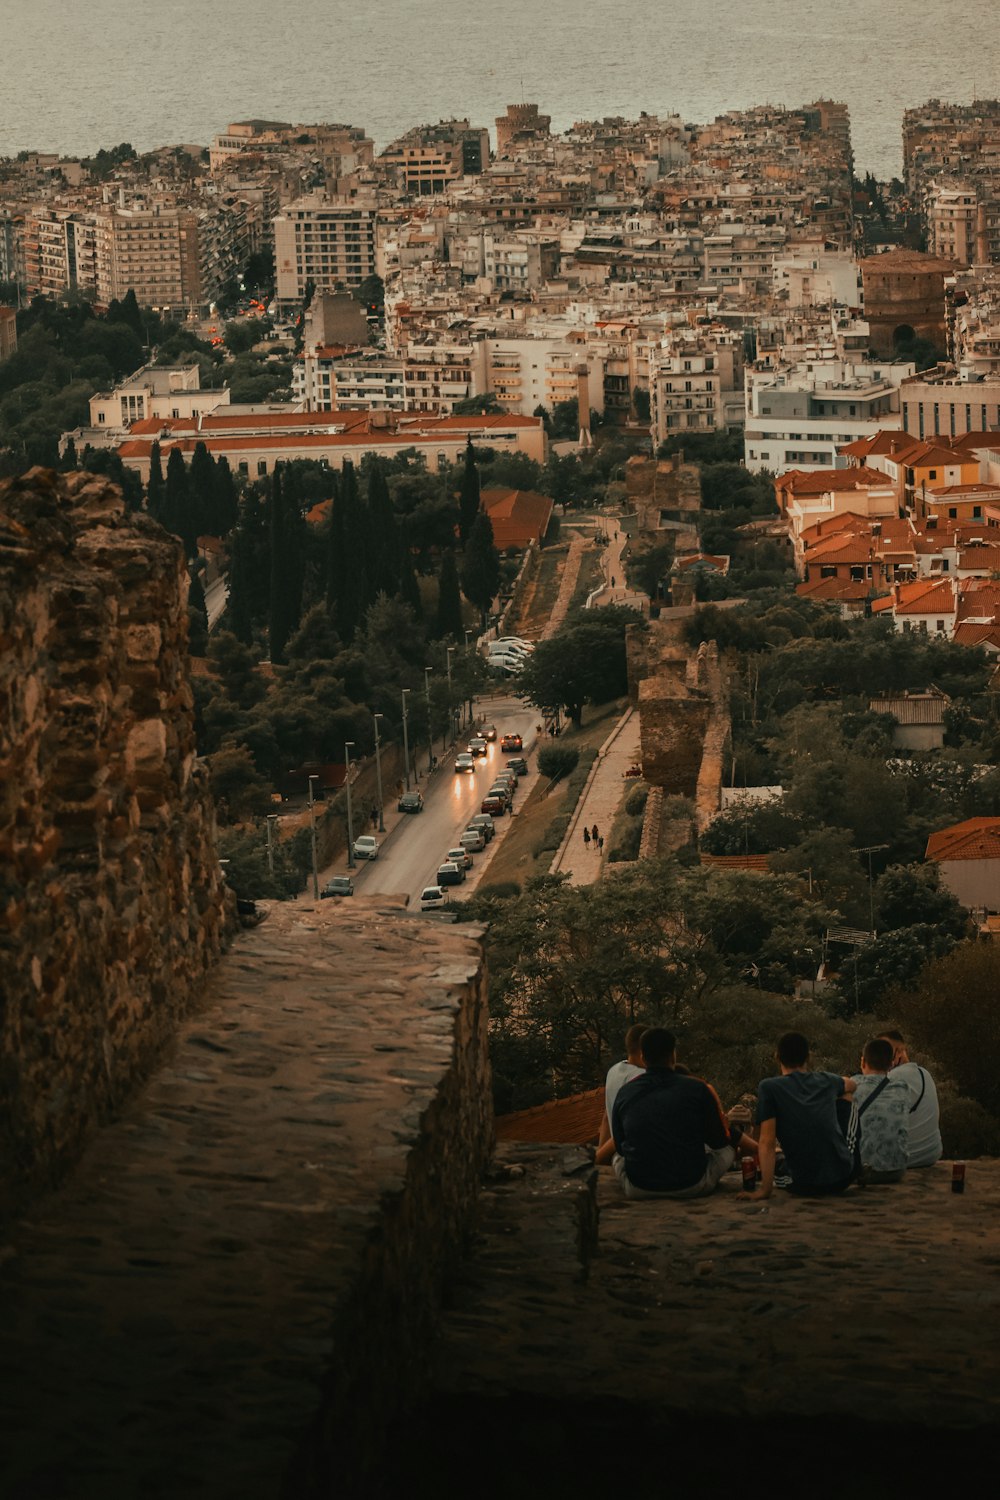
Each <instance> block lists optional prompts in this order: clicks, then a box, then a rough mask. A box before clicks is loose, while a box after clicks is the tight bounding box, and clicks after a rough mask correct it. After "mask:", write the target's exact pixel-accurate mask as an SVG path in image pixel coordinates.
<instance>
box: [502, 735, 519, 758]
mask: <svg viewBox="0 0 1000 1500" xmlns="http://www.w3.org/2000/svg"><path fill="white" fill-rule="evenodd" d="M500 749H501V750H502V751H503V752H504V754H505V755H510V754H511V753H512V752H513V751H515V750H523V749H524V741H523V740H522V738H521V736H520V735H519V734H505V735H503V736H502V737H501V740H500Z"/></svg>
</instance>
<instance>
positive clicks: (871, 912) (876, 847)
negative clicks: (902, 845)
mask: <svg viewBox="0 0 1000 1500" xmlns="http://www.w3.org/2000/svg"><path fill="white" fill-rule="evenodd" d="M888 847H889V845H888V844H864V845H862V847H861V848H860V849H852V850H851V853H852V854H867V856H868V919H869V927H868V931H869V932H870V933H871V935H872V937H874V936H875V886H874V883H873V881H872V855H873V854H878V853H879V851H880V850H882V849H888Z"/></svg>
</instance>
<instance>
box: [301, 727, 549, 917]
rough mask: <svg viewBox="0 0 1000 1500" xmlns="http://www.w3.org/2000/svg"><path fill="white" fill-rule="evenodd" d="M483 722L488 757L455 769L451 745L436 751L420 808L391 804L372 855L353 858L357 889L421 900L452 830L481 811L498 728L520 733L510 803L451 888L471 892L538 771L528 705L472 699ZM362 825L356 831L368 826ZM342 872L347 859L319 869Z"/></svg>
mask: <svg viewBox="0 0 1000 1500" xmlns="http://www.w3.org/2000/svg"><path fill="white" fill-rule="evenodd" d="M477 707H478V709H479V713H480V716H481V717H483V716H484V722H485V723H487V724H489V723H493V724H495V725H496V730H497V739H496V743H495V744H491V745H489V747H488V753H487V756H486V759H485V760H483V759H482V758H479V759H477V762H476V771H475V773H474V775H471V776H470V775H456V774H455V770H454V762H455V756H454V754H453V753H451V752H450V751H449V752H447V753H442V752H440V751H436V752H435V753H436V754H437V755H438V761H439V765H438V769H437V771H435V772H434V773H433V774H432V775H431V776H430V777H427V776H426V775H421V778H420V790H421V791H422V792H423V794H424V810H423V812H422V813H413V814H411V815H409V816H407V815H403V816H397V815H396V813H395V803H394V802H392V803H390V804H389V806H391V807H392V808H393V818H394V825H393V827H392V828H391V829H390V830H389V831H388V832H387V833H385V834H383V835H381V836H380V848H379V856H378V859H375V860H371V861H366V862H364V863H360V864H359V865H358V868H357V870H356V871H355V873H354V881H355V887H356V889H357V893H358V895H359V896H360V895H374V894H376V893H379V892H381V893H391V894H405V895H407V896H409V898H410V904H411V906H412V905H416V906H417V907H418V908H419V902H420V893H421V891H422V890H423V889H424V887H425V886H428V885H434V884H435V883H436V877H437V867H438V865H439V864H441V863H442V861H443V860H444V857H445V854H446V853H447V851H448V850H449V849H451V848H453V847H454V845H455V843H456V842H457V840H458V837H459V835H460V834H461V833H463V832H464V831H465V829H466V828H467V827H468V825H469V819H470V818H472V817H473V816H474V815H475V814H476V813H477V812H478V811H479V804H480V803H481V801H482V799H483V798H484V797H485V795H486V793H487V791H488V790H489V788H490V784H491V782H492V780H493V773H494V771H495V769H496V768H497V767H498V766H499V765H502V764H503V763H504V762H506V760H507V759H508V758H509V757H507V756H505V755H503V754H502V753H501V751H500V736H501V735H502V734H504V733H507V732H510V733H512V734H520V735H521V737H522V739H523V740H524V749H523V750H522V752H521V753H522V754H523V755H524V756H525V757H526V758H528V759H529V765H530V767H531V769H530V771H529V774H528V775H527V776H522V777H521V778H520V781H519V784H518V787H517V792H516V794H515V802H514V806H515V811H514V813H513V814H509V813H508V814H507V815H506V816H505V817H503V818H498V819H497V833H496V838H494V839H493V841H492V843H490V844H487V846H486V848H485V849H484V850H482V852H481V853H479V854H476V855H474V856H473V866H472V868H471V869H470V870H469V872H468V877H467V878H466V880H465V883H464V884H463V885H460V886H455V887H453V888H452V890H453V894H454V896H455V897H456V898H457V899H459V900H461V899H463V898H464V897H465V896H468V895H469V894H471V891H472V890H473V889H474V887H475V885H476V884H477V883H478V881H479V880H480V878H481V877H482V875H483V874H484V872H485V871H486V870H488V868H489V861H490V858H491V857H492V854H493V852H494V851H495V850H496V849H497V847H498V846H499V844H500V843H501V841H502V840H503V839H504V838H505V837H506V834H507V830H508V828H509V827H510V824H511V819H512V817H513V818H516V817H517V811H516V809H517V806H518V805H519V804H520V803H523V801H524V798H525V796H526V794H527V793H528V792H529V791H530V790H531V788H532V787H533V786H534V784H535V782H536V780H537V777H538V773H537V771H536V770H535V767H534V762H533V757H531V755H530V752H531V751H532V749H533V748H534V743H535V731H536V726H537V724H538V714H537V712H536V710H535V709H532V708H527V707H526V706H525V705H524V704H523V703H522V702H521V701H520V700H519V699H517V698H504V699H499V698H494V699H487V700H485V701H481V702H480V703H479V704H478V705H477ZM465 744H466V741H465V740H464V739H461V740H459V742H458V745H457V747H456V749H457V750H464V749H465ZM418 764H420V765H422V766H426V764H427V752H426V749H424V751H423V755H422V757H421V756H420V755H419V754H418ZM370 831H371V830H370V828H368V827H365V828H364V829H357V830H356V832H359V833H360V832H364V833H369V832H370ZM345 872H346V862H345V861H339V862H338V863H337V864H335V865H331V866H330V867H329V868H328V869H326V870H324V871H323V872H322V875H321V876H320V883H321V884H322V883H323V881H324V880H327V879H329V877H330V876H331V875H341V874H344V873H345Z"/></svg>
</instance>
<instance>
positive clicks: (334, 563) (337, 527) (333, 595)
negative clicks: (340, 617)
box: [325, 474, 346, 619]
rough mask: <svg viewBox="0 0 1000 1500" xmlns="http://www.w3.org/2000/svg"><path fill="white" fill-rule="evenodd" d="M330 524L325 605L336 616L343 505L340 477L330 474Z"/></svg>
mask: <svg viewBox="0 0 1000 1500" xmlns="http://www.w3.org/2000/svg"><path fill="white" fill-rule="evenodd" d="M330 479H331V484H330V490H331V499H330V524H329V528H328V530H327V533H326V590H325V592H326V607H327V609H328V611H329V612H330V614H331V615H333V617H334V619H336V617H337V611H338V608H339V601H340V596H341V594H342V593H343V591H344V559H345V556H346V553H345V550H344V507H343V505H342V504H341V501H340V478H339V476H338V475H336V474H332V475H331V476H330Z"/></svg>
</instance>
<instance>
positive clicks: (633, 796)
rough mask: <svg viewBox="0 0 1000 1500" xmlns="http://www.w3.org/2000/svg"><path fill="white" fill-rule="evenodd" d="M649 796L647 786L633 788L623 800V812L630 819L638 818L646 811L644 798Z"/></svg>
mask: <svg viewBox="0 0 1000 1500" xmlns="http://www.w3.org/2000/svg"><path fill="white" fill-rule="evenodd" d="M648 796H649V787H648V786H634V787H633V788H632V790H631V791H630V792H629V794H628V796H627V797H626V798H625V811H626V812H627V813H628V815H629V817H630V818H638V817H640V816H641V815H642V813H644V812H645V811H646V798H647V797H648Z"/></svg>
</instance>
